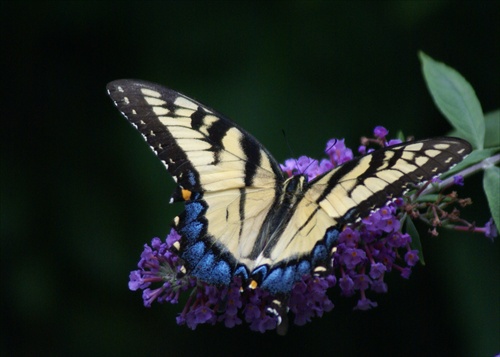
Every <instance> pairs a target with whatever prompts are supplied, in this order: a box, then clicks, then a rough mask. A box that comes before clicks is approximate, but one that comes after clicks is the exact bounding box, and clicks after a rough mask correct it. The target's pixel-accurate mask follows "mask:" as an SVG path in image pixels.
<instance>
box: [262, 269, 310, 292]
mask: <svg viewBox="0 0 500 357" xmlns="http://www.w3.org/2000/svg"><path fill="white" fill-rule="evenodd" d="M295 268H296V267H295V266H289V267H286V268H275V269H273V270H272V271H271V272H270V273H269V275H268V276H266V277H265V279H264V280H263V281H262V284H261V287H262V288H263V289H266V290H267V291H269V292H270V293H271V294H280V293H288V292H289V291H290V290H292V287H293V284H294V283H295V282H296V281H298V280H300V278H301V277H302V276H301V275H300V276H298V275H297V273H296V270H295Z"/></svg>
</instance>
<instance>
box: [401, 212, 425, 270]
mask: <svg viewBox="0 0 500 357" xmlns="http://www.w3.org/2000/svg"><path fill="white" fill-rule="evenodd" d="M405 229H406V232H407V233H408V234H409V235H410V236H411V244H410V246H411V248H412V249H416V250H418V258H419V259H420V263H422V265H425V260H424V252H423V250H422V243H421V242H420V234H418V230H417V227H415V224H414V223H413V221H412V220H411V218H410V217H408V216H406V219H405Z"/></svg>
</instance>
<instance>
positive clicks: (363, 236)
mask: <svg viewBox="0 0 500 357" xmlns="http://www.w3.org/2000/svg"><path fill="white" fill-rule="evenodd" d="M387 135H388V131H387V129H385V128H384V127H382V126H377V127H376V128H375V129H374V138H372V139H368V138H362V140H361V143H362V145H361V146H360V147H359V148H358V152H359V153H360V154H365V153H369V152H371V151H373V149H369V148H368V145H370V144H378V145H381V146H390V145H395V144H398V143H400V142H401V140H397V139H393V140H386V136H387ZM325 153H326V154H327V155H328V157H329V159H328V160H326V159H323V160H321V161H320V162H318V160H314V159H311V158H309V157H307V156H301V157H299V158H298V159H296V160H295V159H289V160H286V161H285V164H284V165H280V166H281V169H282V170H283V172H285V173H286V174H287V175H288V176H292V175H296V174H304V175H306V176H307V178H308V179H309V180H312V179H314V177H316V176H318V175H320V174H322V173H324V172H327V171H329V170H331V169H333V168H335V167H336V166H338V165H341V164H343V163H345V162H347V161H349V160H351V159H352V158H353V152H352V150H351V149H349V148H347V147H346V146H345V143H344V139H340V140H337V139H332V140H330V141H328V143H327V145H326V150H325ZM453 183H454V184H456V185H463V177H461V176H456V177H455V178H454V179H453ZM447 197H448V198H449V197H450V196H447ZM452 198H453V197H452ZM457 200H458V199H455V201H457ZM449 201H450V200H449V199H448V201H447V202H449ZM446 204H448V203H446ZM463 205H465V204H463ZM436 207H438V209H442V205H441V206H437V205H436V206H435V207H434V208H436ZM419 208H421V207H419V206H416V205H415V204H413V203H412V202H411V200H410V199H409V198H408V197H401V198H397V199H394V200H392V201H391V202H388V203H387V204H386V205H385V206H383V207H381V208H380V209H378V210H377V211H375V212H373V213H372V214H370V215H369V216H368V217H366V218H363V219H362V220H361V221H360V222H359V223H356V224H353V225H350V226H347V227H345V228H344V230H343V231H342V232H341V233H340V235H339V239H338V241H337V245H336V247H335V249H334V253H333V256H332V260H333V270H332V271H331V272H330V273H329V274H328V275H325V276H305V277H304V278H303V279H302V280H301V281H299V282H297V283H296V284H295V285H294V287H293V288H292V290H291V292H290V294H289V296H288V297H287V298H286V299H285V300H283V299H281V300H277V297H276V296H273V295H271V294H270V293H269V292H268V291H266V290H263V289H260V288H258V287H257V288H255V289H250V288H248V287H245V286H242V282H241V279H239V278H234V280H233V282H232V283H231V284H230V285H229V286H223V287H215V286H211V285H208V284H206V283H204V282H201V281H199V280H197V279H196V278H194V277H190V276H188V275H184V274H182V265H183V264H182V259H180V258H179V256H178V255H177V251H176V249H174V248H173V246H174V243H175V242H177V241H179V240H180V238H181V237H180V235H179V234H178V233H177V232H176V231H175V230H174V229H172V230H171V231H170V234H169V235H168V236H167V238H166V239H165V241H164V242H162V241H161V240H160V239H159V238H154V239H153V240H152V241H151V243H150V244H145V245H144V251H143V252H142V254H141V259H140V261H139V263H138V268H139V269H138V270H134V271H132V272H131V273H130V281H129V288H130V289H131V290H134V291H135V290H142V298H143V302H144V306H146V307H150V306H151V304H152V303H153V302H154V301H157V302H159V303H163V302H169V303H172V304H176V303H178V302H179V300H180V297H181V294H182V293H185V295H187V301H186V303H185V305H184V308H183V310H182V312H181V313H180V314H179V315H178V316H177V323H178V324H179V325H186V326H187V327H189V328H190V329H193V330H194V329H195V328H196V327H197V326H198V325H199V324H212V325H213V324H215V323H223V324H224V325H225V326H226V327H228V328H232V327H234V326H236V325H240V324H242V323H243V321H244V322H245V323H246V324H248V326H249V327H250V329H251V330H253V331H260V332H265V331H267V330H274V329H277V330H278V332H280V329H281V333H284V332H285V330H286V325H287V323H286V320H287V319H288V317H293V320H292V321H293V323H294V324H295V325H304V324H306V323H308V322H310V321H311V319H312V318H313V317H320V316H322V315H323V314H324V313H325V312H328V311H330V310H332V309H333V307H334V304H333V302H332V301H331V300H330V298H329V296H328V295H327V290H328V289H332V288H333V289H337V290H338V291H340V294H341V295H343V296H347V297H350V296H357V302H356V305H355V306H354V307H353V308H354V309H355V310H368V309H371V308H373V307H376V306H377V303H376V302H375V301H373V300H372V298H373V297H372V296H373V295H374V294H376V293H385V292H387V284H386V283H385V281H384V279H385V276H386V274H387V273H390V272H392V271H394V272H396V273H397V274H399V275H400V276H401V277H403V278H405V279H408V278H409V277H410V275H411V271H412V268H413V267H414V266H415V265H416V264H417V263H418V262H419V259H420V258H419V251H418V250H417V249H415V248H414V247H413V246H412V237H411V236H410V235H409V234H408V233H403V232H402V229H401V228H402V227H401V226H402V221H403V220H404V219H405V218H406V217H408V216H410V217H413V218H415V217H418V216H419ZM434 211H435V209H434ZM434 211H433V210H431V213H430V215H431V218H430V219H429V222H430V225H431V226H433V227H434V229H433V230H431V231H430V232H431V233H432V234H434V235H436V234H437V231H436V226H438V225H441V224H442V223H443V222H442V221H440V218H439V217H438V216H436V217H434V218H432V212H434ZM456 216H457V217H458V215H456ZM447 217H448V218H447V219H450V221H451V222H457V221H458V222H462V223H464V222H465V221H463V220H461V219H459V218H457V219H456V220H453V218H454V216H453V212H452V213H451V214H450V215H449V216H447ZM456 229H457V230H468V231H471V230H473V231H476V232H480V233H484V234H485V235H486V236H487V237H490V238H493V237H495V236H496V235H498V232H497V230H496V227H495V225H494V224H493V221H492V220H490V221H489V222H488V223H487V224H486V225H485V227H481V228H476V227H471V225H468V226H467V225H466V226H458V227H457V228H456ZM182 299H183V301H184V300H185V299H186V298H185V297H183V298H182Z"/></svg>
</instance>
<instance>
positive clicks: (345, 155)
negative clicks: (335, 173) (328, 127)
mask: <svg viewBox="0 0 500 357" xmlns="http://www.w3.org/2000/svg"><path fill="white" fill-rule="evenodd" d="M325 153H327V154H328V156H329V157H330V161H331V162H332V163H333V164H334V165H335V166H338V165H340V164H343V163H344V162H347V161H349V160H352V159H353V157H354V156H353V154H352V150H351V149H349V148H347V147H346V146H345V143H344V139H339V140H337V139H331V140H329V141H328V142H327V143H326V149H325Z"/></svg>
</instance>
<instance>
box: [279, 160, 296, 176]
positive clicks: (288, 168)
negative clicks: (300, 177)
mask: <svg viewBox="0 0 500 357" xmlns="http://www.w3.org/2000/svg"><path fill="white" fill-rule="evenodd" d="M296 165H297V161H296V160H295V159H288V160H285V165H282V164H280V168H281V170H282V171H283V172H286V173H287V174H288V176H289V177H291V176H293V174H294V172H295V170H296V169H297V167H296Z"/></svg>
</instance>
